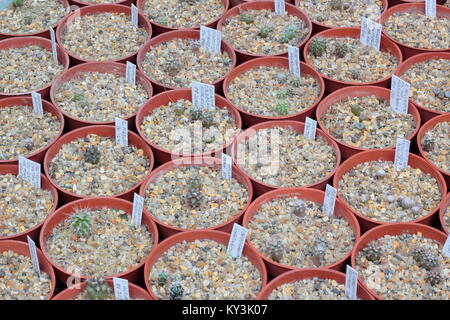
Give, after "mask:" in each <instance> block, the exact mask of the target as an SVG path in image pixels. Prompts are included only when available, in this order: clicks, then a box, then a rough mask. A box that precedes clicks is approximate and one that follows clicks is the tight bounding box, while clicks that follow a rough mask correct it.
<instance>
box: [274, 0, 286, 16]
mask: <svg viewBox="0 0 450 320" xmlns="http://www.w3.org/2000/svg"><path fill="white" fill-rule="evenodd" d="M274 5H275V13H276V14H285V13H286V3H285V0H275V1H274Z"/></svg>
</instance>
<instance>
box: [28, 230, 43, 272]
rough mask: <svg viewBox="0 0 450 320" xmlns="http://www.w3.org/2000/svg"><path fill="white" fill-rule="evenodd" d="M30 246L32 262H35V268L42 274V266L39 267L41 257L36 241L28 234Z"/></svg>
mask: <svg viewBox="0 0 450 320" xmlns="http://www.w3.org/2000/svg"><path fill="white" fill-rule="evenodd" d="M27 241H28V248H29V249H30V257H31V263H32V264H33V269H34V271H36V273H37V274H38V275H41V268H40V267H39V259H38V255H37V250H36V243H34V241H33V240H31V238H30V237H29V236H27Z"/></svg>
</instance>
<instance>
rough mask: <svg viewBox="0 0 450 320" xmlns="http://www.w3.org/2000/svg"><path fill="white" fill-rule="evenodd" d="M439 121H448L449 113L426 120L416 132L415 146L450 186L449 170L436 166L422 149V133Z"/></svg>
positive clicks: (449, 119)
mask: <svg viewBox="0 0 450 320" xmlns="http://www.w3.org/2000/svg"><path fill="white" fill-rule="evenodd" d="M440 122H450V113H446V114H442V115H440V116H438V117H435V118H432V119H431V120H428V121H427V122H426V123H425V124H424V125H422V127H421V128H420V130H419V133H418V134H417V147H418V148H419V153H420V155H421V156H422V158H424V159H425V160H426V161H427V162H428V163H429V164H430V165H431V166H432V167H434V168H435V169H436V170H438V171H439V172H440V173H441V174H442V176H443V177H444V178H445V181H446V182H447V186H450V172H446V171H444V170H442V169H440V168H438V167H437V166H436V165H435V164H434V163H433V162H431V161H430V160H429V159H428V158H427V156H426V155H425V152H424V151H423V149H422V138H423V136H424V134H425V133H426V132H427V131H430V130H431V129H433V128H434V127H435V126H436V125H437V124H438V123H440Z"/></svg>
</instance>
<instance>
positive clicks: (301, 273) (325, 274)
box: [257, 268, 375, 300]
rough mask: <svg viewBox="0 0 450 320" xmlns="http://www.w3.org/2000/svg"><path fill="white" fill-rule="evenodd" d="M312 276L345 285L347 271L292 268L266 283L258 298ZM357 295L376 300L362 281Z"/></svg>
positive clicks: (265, 297) (266, 297) (261, 298)
mask: <svg viewBox="0 0 450 320" xmlns="http://www.w3.org/2000/svg"><path fill="white" fill-rule="evenodd" d="M311 278H319V279H330V280H335V281H336V282H338V283H341V284H344V285H345V273H342V272H339V271H336V270H330V269H324V268H305V269H299V270H292V271H289V272H286V273H283V274H282V275H280V276H279V277H276V278H275V279H273V280H272V281H270V282H269V283H268V284H266V285H265V287H264V288H263V289H262V291H261V293H260V294H259V296H258V298H257V300H268V298H269V296H270V294H271V293H272V291H274V290H275V289H277V288H278V287H280V286H282V285H283V284H286V283H291V282H296V281H301V280H304V279H311ZM356 296H357V297H358V299H361V300H375V299H374V298H373V297H372V296H371V295H370V293H369V291H368V290H367V289H366V288H365V287H363V286H362V285H361V282H359V283H358V289H357V293H356Z"/></svg>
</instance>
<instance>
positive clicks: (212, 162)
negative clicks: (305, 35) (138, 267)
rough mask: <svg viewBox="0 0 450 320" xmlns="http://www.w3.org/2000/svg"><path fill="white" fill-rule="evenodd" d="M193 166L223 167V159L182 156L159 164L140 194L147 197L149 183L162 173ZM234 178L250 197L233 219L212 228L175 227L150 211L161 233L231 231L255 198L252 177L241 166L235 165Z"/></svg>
mask: <svg viewBox="0 0 450 320" xmlns="http://www.w3.org/2000/svg"><path fill="white" fill-rule="evenodd" d="M192 166H211V167H217V168H221V166H222V160H221V159H219V158H212V157H203V158H193V159H190V158H180V159H176V160H172V161H169V162H167V163H165V164H163V165H161V166H159V167H158V168H157V169H156V170H154V171H152V173H151V174H150V175H149V176H148V177H147V178H146V179H145V181H144V182H143V183H142V185H141V188H140V191H139V195H140V196H141V197H143V198H145V190H146V189H147V185H148V184H149V183H152V182H154V181H156V179H158V178H159V177H160V176H161V175H163V174H165V173H166V172H169V171H172V170H174V169H176V168H178V167H192ZM233 178H234V179H236V180H237V181H238V182H239V183H240V184H241V185H243V186H245V187H246V188H247V192H248V199H247V204H246V205H245V207H244V208H242V210H240V212H239V213H238V214H236V215H235V216H234V217H233V218H232V219H229V220H228V221H225V222H223V223H220V224H218V225H217V226H214V227H211V228H206V229H196V230H190V229H183V228H178V227H174V226H171V225H168V224H166V223H163V222H161V221H159V220H158V219H157V218H156V217H154V216H153V215H152V214H151V212H150V215H151V217H152V219H153V220H154V221H155V222H156V224H157V225H158V228H159V230H160V232H161V235H162V236H163V237H164V238H167V237H170V236H171V235H174V234H176V233H178V232H184V231H203V230H218V231H223V232H228V233H231V231H232V229H233V225H234V223H238V224H240V223H241V221H242V217H243V215H244V212H245V210H247V208H248V206H249V205H250V203H251V201H252V198H253V187H252V183H251V181H250V179H249V178H248V177H247V176H246V175H245V174H244V173H243V172H242V171H241V170H240V169H239V168H237V167H236V165H233Z"/></svg>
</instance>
